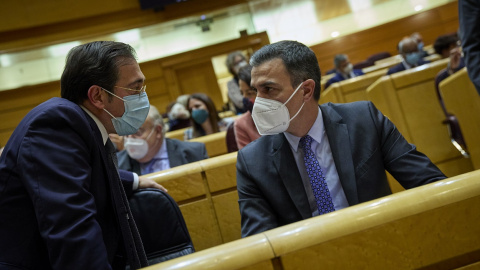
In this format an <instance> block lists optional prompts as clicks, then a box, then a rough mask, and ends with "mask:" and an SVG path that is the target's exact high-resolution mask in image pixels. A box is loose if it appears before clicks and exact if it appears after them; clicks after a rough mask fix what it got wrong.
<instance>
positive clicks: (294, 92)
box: [283, 82, 304, 105]
mask: <svg viewBox="0 0 480 270" xmlns="http://www.w3.org/2000/svg"><path fill="white" fill-rule="evenodd" d="M303 83H304V82H302V83H301V84H299V85H298V87H297V89H295V91H293V93H292V94H291V95H290V97H289V98H288V99H287V101H285V103H283V105H286V104H287V103H288V102H289V101H290V99H292V97H293V96H294V95H295V94H296V93H297V91H298V89H300V86H302V84H303Z"/></svg>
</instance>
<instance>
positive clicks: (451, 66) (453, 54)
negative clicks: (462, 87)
mask: <svg viewBox="0 0 480 270" xmlns="http://www.w3.org/2000/svg"><path fill="white" fill-rule="evenodd" d="M457 44H458V43H457V42H455V46H454V47H453V48H452V49H450V51H449V57H450V61H449V62H448V66H447V67H446V68H444V69H442V70H440V71H439V72H438V74H437V76H435V87H436V88H437V89H438V85H439V84H440V82H441V81H443V80H445V79H446V78H448V77H449V76H450V75H452V74H453V73H455V72H457V71H459V70H460V69H462V68H464V67H465V62H464V61H463V57H462V49H461V47H460V46H458V45H457Z"/></svg>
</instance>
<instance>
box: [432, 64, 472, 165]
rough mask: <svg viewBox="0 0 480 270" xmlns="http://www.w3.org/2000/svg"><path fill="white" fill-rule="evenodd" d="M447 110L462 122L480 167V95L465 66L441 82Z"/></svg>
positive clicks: (469, 145) (463, 129)
mask: <svg viewBox="0 0 480 270" xmlns="http://www.w3.org/2000/svg"><path fill="white" fill-rule="evenodd" d="M439 87H440V92H441V93H442V96H443V101H444V103H445V107H446V108H447V111H448V112H449V113H451V114H453V115H455V116H456V117H457V119H458V122H459V124H460V128H461V130H462V135H463V138H464V139H465V142H466V144H467V148H468V149H467V150H468V152H469V154H470V158H471V160H472V163H473V166H474V168H475V169H477V170H478V169H480V140H479V138H480V96H479V95H478V92H477V91H476V89H475V86H474V85H473V83H472V81H471V80H470V78H469V77H468V74H467V70H466V69H465V68H464V69H462V70H460V71H458V72H456V73H455V74H453V75H451V76H450V77H448V78H447V79H445V80H443V81H442V82H441V83H440V86H439Z"/></svg>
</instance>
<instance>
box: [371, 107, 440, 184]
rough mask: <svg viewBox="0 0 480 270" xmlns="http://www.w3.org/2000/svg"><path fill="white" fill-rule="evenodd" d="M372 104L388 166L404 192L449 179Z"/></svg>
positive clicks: (372, 111)
mask: <svg viewBox="0 0 480 270" xmlns="http://www.w3.org/2000/svg"><path fill="white" fill-rule="evenodd" d="M368 104H369V110H370V115H371V117H372V120H373V122H374V123H375V125H376V130H377V133H378V136H379V138H380V140H381V151H382V156H383V160H384V166H385V168H386V169H387V171H388V172H389V173H390V174H391V175H392V176H393V177H394V178H395V179H396V180H397V181H398V182H399V183H400V184H401V185H402V186H403V187H404V188H407V189H408V188H414V187H417V186H421V185H424V184H428V183H431V182H435V181H437V180H440V179H444V178H446V177H445V175H444V174H443V173H442V172H441V171H440V170H439V169H438V168H437V166H435V165H434V164H433V163H432V162H431V161H430V159H429V158H428V157H427V156H425V155H424V154H423V153H421V152H419V151H417V149H416V147H415V146H414V145H413V144H409V143H408V142H407V140H406V139H405V138H404V137H403V136H402V134H400V132H399V131H398V129H397V128H396V127H395V125H394V124H393V123H392V122H391V121H390V120H389V119H388V118H387V117H386V116H384V115H383V114H382V113H381V112H380V111H379V110H377V108H375V106H374V105H373V103H371V102H369V103H368Z"/></svg>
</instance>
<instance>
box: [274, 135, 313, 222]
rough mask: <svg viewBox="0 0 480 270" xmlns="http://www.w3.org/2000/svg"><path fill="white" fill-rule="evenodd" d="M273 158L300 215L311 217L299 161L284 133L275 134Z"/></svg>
mask: <svg viewBox="0 0 480 270" xmlns="http://www.w3.org/2000/svg"><path fill="white" fill-rule="evenodd" d="M272 160H273V164H274V165H275V168H276V169H277V172H278V175H279V176H280V178H281V179H282V181H283V184H284V185H285V188H286V190H287V192H288V194H289V195H290V198H291V199H292V201H293V203H294V204H295V206H296V208H297V210H298V212H300V215H301V216H302V217H303V218H309V217H311V216H312V213H311V212H310V205H309V203H308V198H307V193H306V192H305V188H304V186H303V182H302V178H301V176H300V172H299V171H298V168H297V165H296V164H297V163H296V162H295V158H294V157H293V153H292V150H291V149H290V145H289V143H288V141H287V140H286V138H285V136H284V135H283V134H279V135H275V137H274V138H273V152H272Z"/></svg>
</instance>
